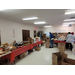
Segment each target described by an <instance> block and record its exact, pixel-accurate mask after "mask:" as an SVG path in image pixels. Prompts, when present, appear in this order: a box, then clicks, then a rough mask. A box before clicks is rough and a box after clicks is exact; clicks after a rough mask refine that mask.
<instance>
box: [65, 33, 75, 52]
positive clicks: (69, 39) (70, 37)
mask: <svg viewBox="0 0 75 75" xmlns="http://www.w3.org/2000/svg"><path fill="white" fill-rule="evenodd" d="M74 39H75V36H74V33H73V32H72V33H70V34H68V35H67V38H66V49H68V48H69V46H70V49H71V51H72V48H73V46H72V43H73V40H74Z"/></svg>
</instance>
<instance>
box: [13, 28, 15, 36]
mask: <svg viewBox="0 0 75 75" xmlns="http://www.w3.org/2000/svg"><path fill="white" fill-rule="evenodd" d="M13 37H15V29H14V28H13Z"/></svg>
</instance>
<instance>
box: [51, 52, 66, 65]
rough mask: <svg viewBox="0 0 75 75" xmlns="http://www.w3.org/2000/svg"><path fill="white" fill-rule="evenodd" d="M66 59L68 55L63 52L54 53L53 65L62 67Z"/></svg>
mask: <svg viewBox="0 0 75 75" xmlns="http://www.w3.org/2000/svg"><path fill="white" fill-rule="evenodd" d="M64 58H67V54H65V53H61V52H57V53H53V54H52V65H61V64H62V60H63V59H64Z"/></svg>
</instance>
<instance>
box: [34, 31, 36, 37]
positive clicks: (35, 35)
mask: <svg viewBox="0 0 75 75" xmlns="http://www.w3.org/2000/svg"><path fill="white" fill-rule="evenodd" d="M35 37H36V30H34V38H35Z"/></svg>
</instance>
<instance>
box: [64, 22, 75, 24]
mask: <svg viewBox="0 0 75 75" xmlns="http://www.w3.org/2000/svg"><path fill="white" fill-rule="evenodd" d="M74 23H75V22H67V23H63V24H74Z"/></svg>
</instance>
